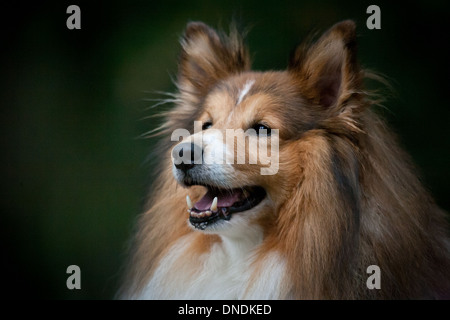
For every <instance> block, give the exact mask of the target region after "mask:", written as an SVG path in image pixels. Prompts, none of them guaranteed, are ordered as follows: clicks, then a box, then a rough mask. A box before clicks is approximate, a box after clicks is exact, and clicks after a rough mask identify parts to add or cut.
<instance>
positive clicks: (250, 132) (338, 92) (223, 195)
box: [172, 21, 363, 233]
mask: <svg viewBox="0 0 450 320" xmlns="http://www.w3.org/2000/svg"><path fill="white" fill-rule="evenodd" d="M355 51H356V50H355V25H354V23H353V22H351V21H344V22H341V23H339V24H337V25H335V26H333V27H332V28H331V29H330V30H328V31H327V32H326V33H325V34H324V35H323V36H322V37H321V38H320V39H319V40H318V41H317V42H315V43H314V44H312V45H301V46H299V47H297V48H296V50H295V51H294V53H293V54H292V57H291V60H290V62H289V66H288V68H287V70H285V71H279V72H253V71H250V59H249V57H248V53H247V49H246V48H245V46H244V45H243V42H242V39H241V37H240V36H239V35H238V33H237V32H235V31H232V32H231V35H230V36H224V35H219V34H218V33H217V32H216V31H214V30H213V29H211V28H209V27H208V26H206V25H205V24H203V23H198V22H195V23H190V24H189V25H188V26H187V29H186V32H185V35H184V37H183V39H182V52H181V56H180V66H179V75H178V82H177V85H178V88H179V100H180V101H181V102H180V104H179V106H178V108H177V109H176V110H175V113H173V114H172V115H173V117H174V118H179V119H182V118H184V119H189V121H190V122H193V124H192V125H190V127H189V128H179V130H175V131H174V132H173V133H172V141H180V140H181V141H180V142H179V143H178V144H176V145H175V147H174V148H173V149H172V161H173V168H172V169H173V174H174V176H175V178H176V180H177V181H178V183H179V184H181V185H182V186H186V187H191V188H190V191H189V196H188V197H187V206H188V212H189V215H190V216H189V221H190V223H191V225H192V226H194V227H195V228H197V229H200V230H204V231H206V232H222V233H225V232H231V233H233V232H241V231H242V230H245V229H246V228H248V226H249V225H250V224H251V223H254V222H259V223H262V221H263V220H265V221H268V220H270V217H271V218H272V219H276V214H275V213H276V212H278V209H279V208H280V207H281V206H283V204H284V203H285V202H286V200H287V199H289V197H293V196H294V195H293V194H292V191H293V190H294V188H295V187H297V186H298V185H299V184H301V181H302V174H303V162H304V161H308V160H305V152H306V150H307V149H308V148H320V147H321V146H320V145H311V142H310V141H309V142H308V138H307V137H308V135H310V134H314V133H317V132H321V131H326V132H331V131H333V130H334V131H336V132H337V133H339V132H341V134H347V132H350V131H351V130H348V125H349V124H351V123H353V122H352V121H353V120H352V119H353V117H354V116H355V114H357V113H358V110H357V109H358V106H360V105H362V104H363V103H362V102H361V101H360V100H361V95H359V94H358V93H359V91H358V90H359V88H360V85H361V80H362V77H361V75H360V71H359V68H358V66H357V63H356V57H355V55H356V52H355ZM355 102H356V103H355ZM343 126H344V127H345V128H343ZM188 129H189V130H188ZM355 130H356V129H355ZM180 137H181V138H182V139H180ZM266 218H269V219H266Z"/></svg>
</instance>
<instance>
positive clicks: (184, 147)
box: [172, 142, 203, 172]
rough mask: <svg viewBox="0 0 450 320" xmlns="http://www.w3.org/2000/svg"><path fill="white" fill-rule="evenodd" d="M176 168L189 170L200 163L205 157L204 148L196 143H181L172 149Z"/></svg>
mask: <svg viewBox="0 0 450 320" xmlns="http://www.w3.org/2000/svg"><path fill="white" fill-rule="evenodd" d="M172 157H173V162H174V164H175V168H177V169H180V170H182V171H184V172H187V171H188V170H189V169H191V168H193V167H194V166H195V165H196V164H200V163H201V160H202V157H203V150H202V148H200V147H199V146H198V145H196V144H195V143H191V142H185V143H180V144H179V145H177V146H176V147H175V148H173V150H172Z"/></svg>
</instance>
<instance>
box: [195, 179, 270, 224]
mask: <svg viewBox="0 0 450 320" xmlns="http://www.w3.org/2000/svg"><path fill="white" fill-rule="evenodd" d="M204 187H206V188H207V192H206V194H205V195H204V196H203V198H201V199H200V200H199V201H198V202H196V203H195V204H193V203H192V201H191V199H190V198H189V196H187V197H186V201H187V205H188V212H189V222H190V223H191V224H192V225H193V226H194V227H195V228H196V229H200V230H204V229H205V228H206V227H207V226H208V225H211V224H214V223H216V222H217V221H219V220H230V218H231V216H232V214H235V213H238V212H242V211H247V210H250V209H251V208H253V207H255V206H257V205H258V204H259V203H260V202H261V201H262V200H263V199H264V198H265V196H266V191H265V190H264V189H263V188H261V187H256V186H252V187H242V188H236V189H222V188H217V187H212V186H205V185H204Z"/></svg>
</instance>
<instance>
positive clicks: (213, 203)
mask: <svg viewBox="0 0 450 320" xmlns="http://www.w3.org/2000/svg"><path fill="white" fill-rule="evenodd" d="M211 211H217V197H214V200H213V202H212V204H211Z"/></svg>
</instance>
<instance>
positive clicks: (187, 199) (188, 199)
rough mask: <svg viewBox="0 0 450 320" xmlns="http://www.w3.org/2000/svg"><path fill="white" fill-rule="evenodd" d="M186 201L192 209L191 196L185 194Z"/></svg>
mask: <svg viewBox="0 0 450 320" xmlns="http://www.w3.org/2000/svg"><path fill="white" fill-rule="evenodd" d="M186 203H187V206H188V208H189V209H192V208H193V207H194V205H193V204H192V201H191V198H189V195H187V196H186Z"/></svg>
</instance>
